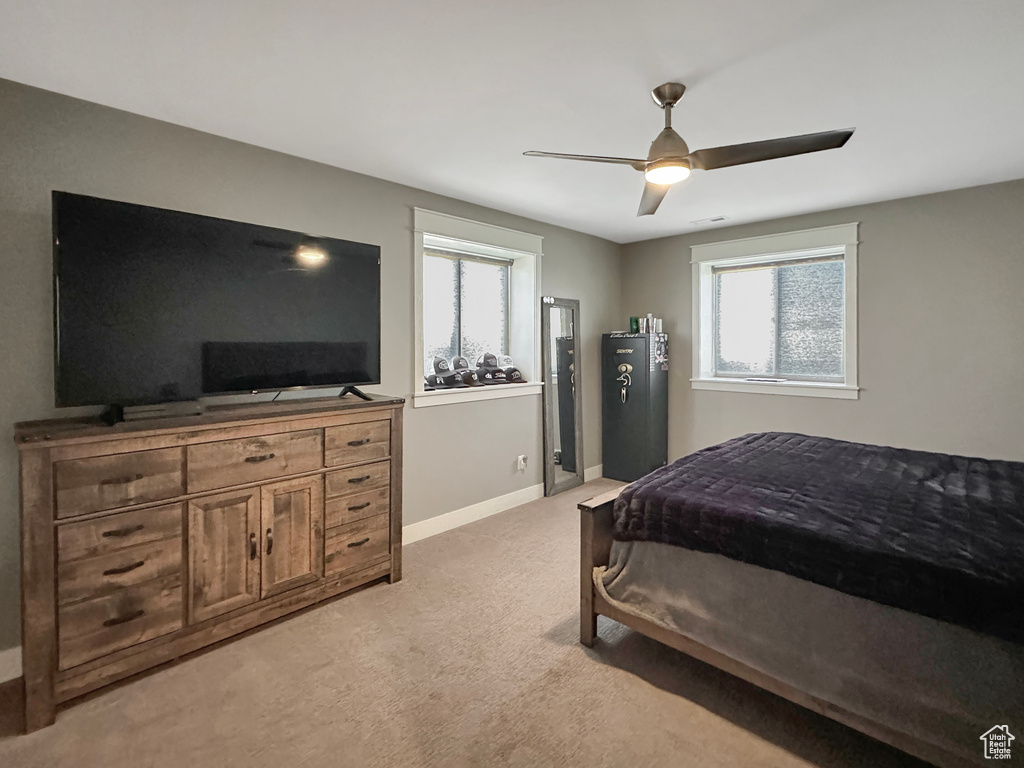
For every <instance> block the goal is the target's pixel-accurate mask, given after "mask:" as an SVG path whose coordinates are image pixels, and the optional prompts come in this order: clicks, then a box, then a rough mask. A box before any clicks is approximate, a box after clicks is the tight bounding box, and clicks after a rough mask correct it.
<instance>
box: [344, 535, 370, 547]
mask: <svg viewBox="0 0 1024 768" xmlns="http://www.w3.org/2000/svg"><path fill="white" fill-rule="evenodd" d="M369 540H370V537H369V536H367V537H366V538H365V539H361V540H359V541H353V542H352V543H351V544H349V545H348V546H349V547H361V546H363V544H365V543H366V542H368V541H369Z"/></svg>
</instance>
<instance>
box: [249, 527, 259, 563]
mask: <svg viewBox="0 0 1024 768" xmlns="http://www.w3.org/2000/svg"><path fill="white" fill-rule="evenodd" d="M258 552H259V547H257V546H256V534H255V533H250V534H249V559H250V560H255V559H256V554H257V553H258Z"/></svg>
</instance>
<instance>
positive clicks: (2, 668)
mask: <svg viewBox="0 0 1024 768" xmlns="http://www.w3.org/2000/svg"><path fill="white" fill-rule="evenodd" d="M16 677H21V646H20V645H17V646H15V647H14V648H5V649H4V650H2V651H0V683H6V682H7V681H8V680H13V679H14V678H16Z"/></svg>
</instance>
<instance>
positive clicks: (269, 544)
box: [267, 528, 274, 555]
mask: <svg viewBox="0 0 1024 768" xmlns="http://www.w3.org/2000/svg"><path fill="white" fill-rule="evenodd" d="M273 551H274V531H273V530H272V529H271V528H267V554H268V555H269V554H270V553H271V552H273Z"/></svg>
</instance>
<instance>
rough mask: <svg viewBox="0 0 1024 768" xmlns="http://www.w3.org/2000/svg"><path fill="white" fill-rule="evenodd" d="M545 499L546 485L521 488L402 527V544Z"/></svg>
mask: <svg viewBox="0 0 1024 768" xmlns="http://www.w3.org/2000/svg"><path fill="white" fill-rule="evenodd" d="M543 497H544V484H543V483H541V484H540V485H531V486H530V487H529V488H521V489H520V490H518V491H513V492H512V493H506V494H505V495H504V496H496V497H495V498H493V499H487V500H486V501H481V502H479V503H477V504H471V505H470V506H468V507H463V508H462V509H456V510H455V511H454V512H447V513H445V514H443V515H438V516H437V517H430V518H427V519H426V520H421V521H420V522H418V523H410V524H409V525H406V526H403V527H402V544H403V545H405V544H412V543H413V542H414V541H420V540H421V539H426V538H429V537H431V536H436V535H437V534H439V533H444V532H445V531H450V530H452V529H453V528H458V527H460V526H463V525H466V524H467V523H472V522H475V521H476V520H483V519H484V518H485V517H490V516H491V515H496V514H498V513H499V512H504V511H505V510H506V509H512V507H518V506H519V505H520V504H526V503H527V502H528V501H536V500H537V499H540V498H543Z"/></svg>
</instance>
